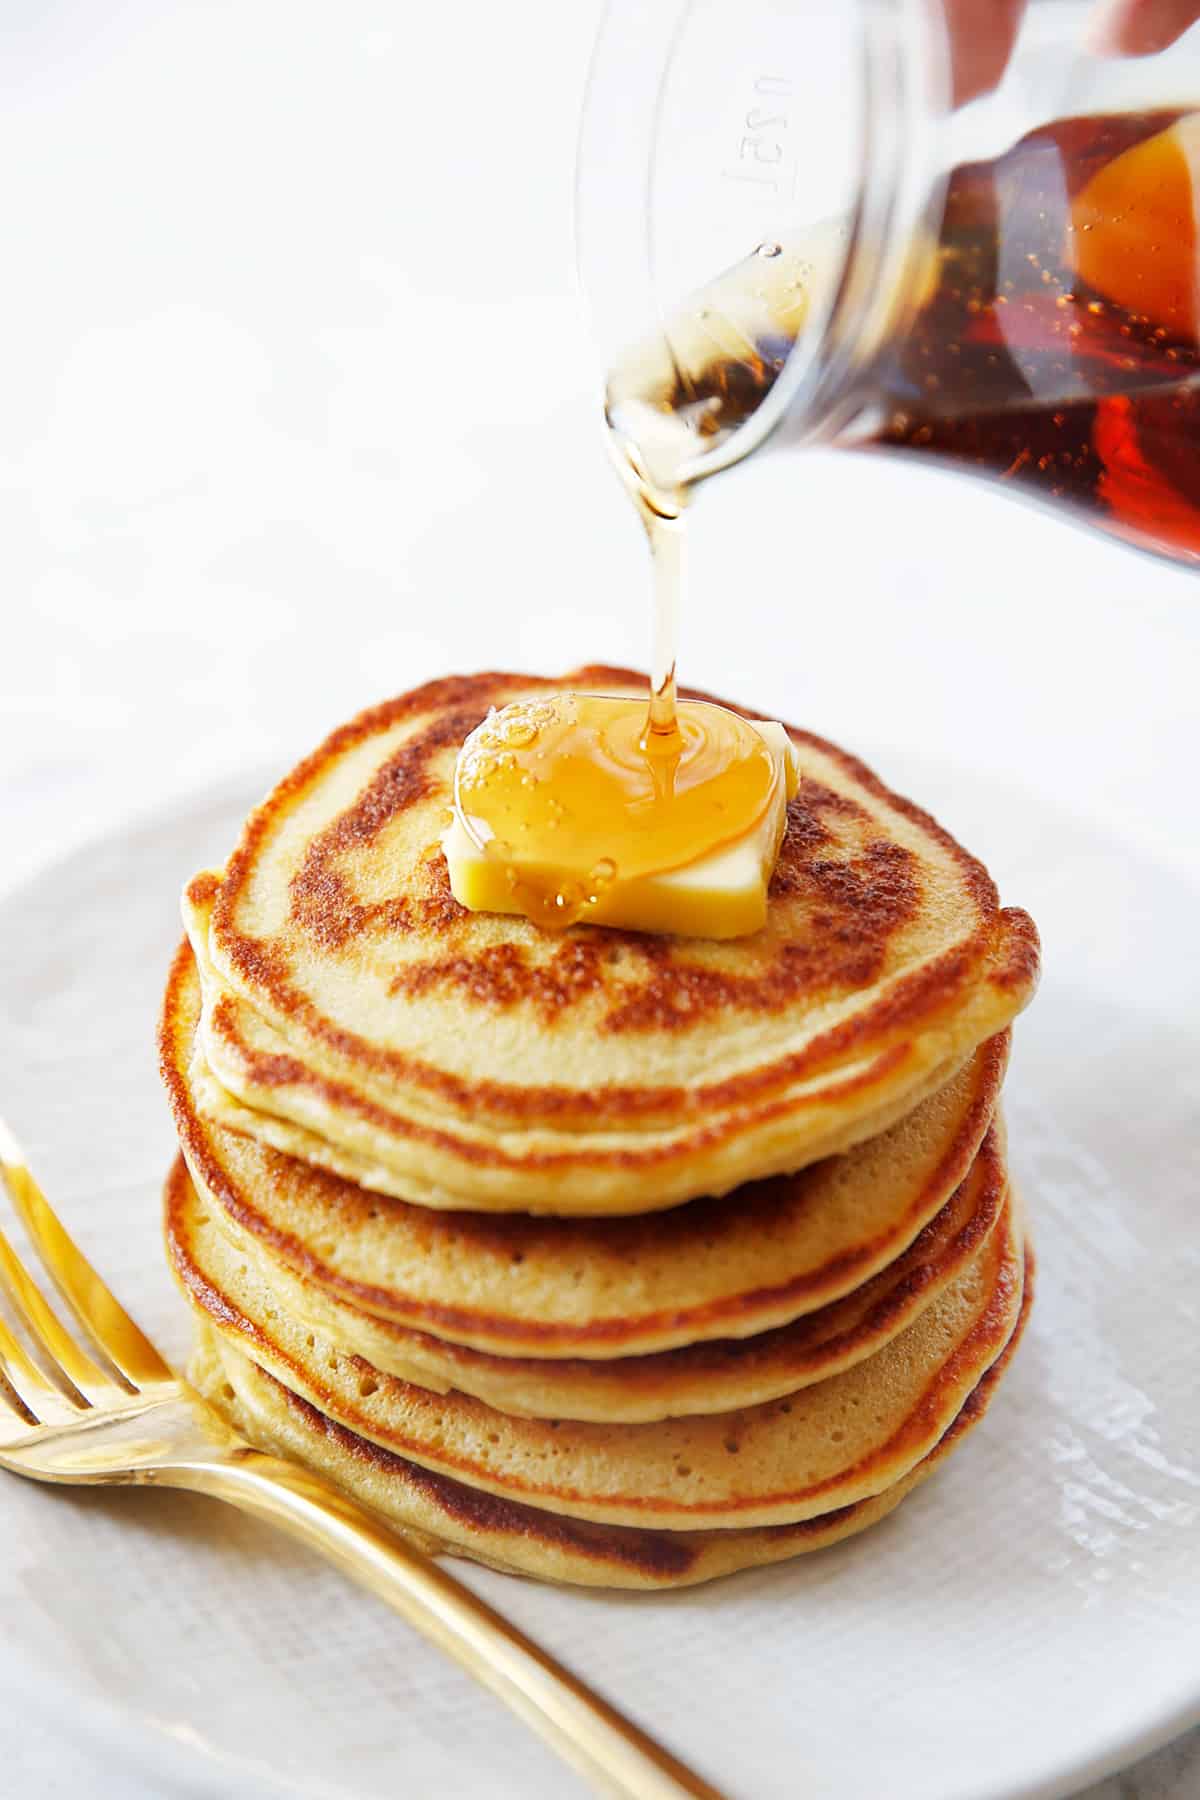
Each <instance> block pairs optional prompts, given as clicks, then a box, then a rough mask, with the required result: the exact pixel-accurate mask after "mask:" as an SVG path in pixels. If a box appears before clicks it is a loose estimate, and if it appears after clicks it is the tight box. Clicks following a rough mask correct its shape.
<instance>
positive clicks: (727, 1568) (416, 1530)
mask: <svg viewBox="0 0 1200 1800" xmlns="http://www.w3.org/2000/svg"><path fill="white" fill-rule="evenodd" d="M1032 1296H1033V1258H1032V1255H1031V1253H1030V1252H1029V1251H1028V1250H1027V1251H1026V1260H1025V1286H1024V1297H1023V1301H1022V1306H1021V1311H1020V1314H1019V1317H1018V1319H1017V1322H1016V1326H1015V1328H1014V1330H1013V1332H1012V1335H1011V1337H1010V1338H1009V1341H1008V1343H1007V1345H1006V1346H1005V1348H1004V1350H1003V1351H1002V1353H1001V1355H1000V1356H999V1357H998V1358H997V1360H996V1361H995V1362H994V1363H993V1364H992V1366H991V1367H990V1369H989V1370H988V1371H987V1373H986V1375H984V1377H983V1378H982V1380H981V1381H980V1382H979V1383H978V1385H977V1386H976V1387H975V1388H974V1389H973V1391H972V1392H971V1393H970V1395H969V1396H968V1397H967V1400H966V1402H965V1404H964V1405H963V1407H962V1408H961V1410H960V1411H959V1413H958V1415H957V1417H956V1418H955V1419H954V1420H953V1422H952V1423H951V1425H950V1426H949V1429H948V1430H947V1431H946V1432H945V1433H944V1435H943V1436H942V1438H941V1439H940V1441H939V1442H938V1444H937V1445H936V1447H935V1448H934V1449H933V1450H932V1451H930V1453H929V1454H928V1455H927V1456H926V1457H925V1458H924V1459H923V1460H922V1461H921V1462H919V1463H918V1464H917V1465H916V1467H915V1468H913V1469H910V1470H909V1472H908V1473H907V1474H906V1475H905V1476H904V1477H903V1478H902V1479H901V1480H899V1481H897V1482H896V1483H895V1484H894V1485H893V1486H892V1487H890V1488H888V1489H887V1490H886V1491H885V1492H884V1493H881V1494H876V1495H875V1496H874V1497H873V1498H872V1499H869V1500H861V1501H859V1502H858V1503H857V1504H855V1505H851V1506H843V1507H839V1508H838V1509H837V1510H836V1511H834V1512H829V1513H825V1514H822V1515H819V1516H818V1517H816V1518H812V1519H806V1520H804V1521H803V1522H802V1523H800V1524H794V1525H776V1526H767V1527H763V1528H760V1529H757V1530H754V1529H751V1530H737V1529H735V1530H727V1531H649V1530H644V1529H641V1528H637V1527H622V1526H611V1525H596V1524H591V1523H588V1522H586V1521H584V1520H581V1519H570V1518H563V1517H560V1516H558V1515H556V1514H553V1513H548V1512H544V1511H542V1510H541V1509H540V1508H537V1507H532V1506H523V1505H521V1504H520V1503H518V1502H514V1501H511V1500H504V1499H500V1498H498V1497H497V1496H495V1495H493V1494H485V1493H480V1492H478V1491H477V1490H476V1489H473V1488H469V1487H467V1486H465V1485H464V1484H463V1483H462V1482H459V1481H454V1480H452V1479H451V1478H450V1477H448V1476H445V1475H438V1474H435V1473H434V1472H433V1471H431V1470H429V1469H423V1468H420V1467H419V1466H418V1465H417V1464H415V1463H411V1462H408V1461H406V1460H405V1459H404V1458H403V1457H401V1456H396V1455H395V1454H393V1453H392V1452H391V1451H388V1450H384V1449H382V1448H381V1447H380V1446H379V1445H377V1444H374V1443H371V1442H370V1441H368V1440H367V1439H365V1438H362V1437H358V1436H357V1435H356V1434H355V1433H354V1432H352V1431H348V1430H347V1429H346V1428H345V1427H344V1426H342V1425H338V1424H337V1423H335V1421H334V1420H332V1419H330V1418H328V1417H327V1416H326V1415H325V1414H324V1413H321V1412H319V1411H318V1410H317V1408H316V1407H314V1406H311V1405H310V1404H309V1403H308V1401H306V1400H303V1399H301V1398H300V1396H299V1395H297V1394H293V1393H291V1392H290V1390H289V1389H287V1388H286V1387H284V1386H283V1384H282V1383H281V1382H279V1381H277V1380H276V1379H275V1377H274V1376H272V1375H268V1374H267V1373H266V1372H265V1371H264V1370H262V1369H260V1368H259V1367H258V1366H257V1365H256V1364H255V1363H254V1362H252V1361H251V1360H250V1358H249V1357H248V1356H245V1355H244V1354H243V1353H242V1352H241V1351H240V1350H236V1349H234V1347H233V1346H232V1344H230V1343H229V1342H228V1341H227V1340H224V1339H221V1338H219V1337H218V1336H217V1334H216V1332H215V1331H213V1330H212V1329H211V1327H209V1326H207V1325H205V1324H201V1325H200V1326H199V1327H198V1333H197V1349H196V1354H195V1356H194V1358H193V1362H192V1368H191V1377H192V1380H193V1382H194V1384H195V1386H196V1387H197V1388H198V1389H199V1391H200V1392H201V1393H202V1394H203V1395H205V1397H206V1398H207V1399H208V1400H209V1401H210V1402H211V1403H212V1405H213V1406H214V1407H215V1408H216V1410H217V1411H218V1412H219V1413H221V1414H222V1415H223V1417H225V1418H226V1419H228V1420H229V1422H230V1423H231V1424H232V1425H233V1426H234V1428H235V1429H236V1430H237V1431H239V1432H240V1433H241V1435H242V1436H243V1437H245V1438H246V1439H247V1440H248V1441H249V1442H251V1443H253V1444H255V1445H257V1446H258V1447H259V1448H261V1449H263V1450H266V1451H270V1452H272V1453H273V1454H275V1455H281V1456H287V1457H291V1458H293V1459H295V1460H298V1461H300V1462H304V1463H307V1464H308V1465H309V1466H310V1467H311V1468H314V1469H317V1470H319V1471H320V1472H321V1473H323V1474H325V1475H327V1476H328V1477H330V1479H331V1480H333V1481H334V1482H335V1483H336V1484H337V1485H338V1486H339V1487H340V1488H341V1489H342V1490H343V1491H344V1492H346V1493H348V1494H350V1495H351V1496H352V1497H353V1498H355V1499H357V1500H359V1501H361V1502H362V1503H363V1504H364V1505H367V1506H369V1507H371V1508H372V1509H373V1510H374V1511H375V1512H377V1513H379V1514H380V1515H381V1516H382V1517H383V1518H385V1519H386V1520H387V1521H388V1522H389V1523H390V1524H392V1525H393V1526H396V1527H398V1528H399V1529H400V1530H401V1532H402V1533H403V1534H404V1535H405V1536H408V1537H410V1538H415V1539H416V1540H417V1541H418V1542H419V1544H420V1545H421V1547H422V1548H423V1549H425V1550H427V1551H428V1552H430V1553H431V1554H434V1555H440V1554H450V1555H457V1556H464V1557H467V1558H469V1559H470V1560H471V1561H473V1562H478V1563H483V1564H485V1565H486V1566H487V1567H489V1568H493V1569H499V1570H501V1571H502V1572H503V1573H506V1574H520V1575H531V1576H535V1577H537V1578H538V1579H539V1580H543V1581H557V1582H571V1583H575V1584H577V1585H582V1586H588V1587H612V1588H633V1589H659V1588H673V1587H692V1586H695V1585H696V1584H697V1583H699V1582H703V1581H711V1580H713V1579H714V1577H716V1576H719V1575H729V1574H733V1573H734V1572H735V1571H736V1570H738V1569H750V1568H758V1567H761V1566H762V1565H764V1564H767V1563H775V1562H782V1561H784V1560H786V1559H787V1558H789V1557H792V1556H799V1555H802V1554H804V1553H805V1552H806V1551H811V1550H822V1549H825V1548H826V1547H827V1546H829V1545H831V1544H835V1543H838V1542H839V1541H840V1540H841V1539H843V1538H848V1537H853V1536H855V1535H856V1534H857V1533H858V1532H860V1531H865V1530H866V1529H867V1527H868V1526H870V1525H874V1524H876V1523H877V1522H878V1521H879V1520H880V1519H883V1518H885V1517H886V1516H887V1514H888V1513H890V1512H892V1511H893V1510H894V1509H895V1508H896V1507H897V1506H898V1505H899V1504H900V1502H901V1501H902V1500H903V1499H904V1498H905V1497H906V1496H907V1495H908V1494H910V1493H911V1492H912V1490H913V1489H914V1488H915V1487H917V1486H918V1485H919V1484H920V1483H921V1482H922V1481H924V1480H925V1479H926V1478H927V1477H928V1476H929V1475H932V1474H933V1473H934V1472H935V1470H936V1469H938V1468H939V1467H940V1466H941V1464H942V1463H943V1462H944V1460H945V1458H946V1457H947V1456H948V1455H949V1453H950V1452H951V1451H952V1450H953V1449H955V1448H957V1446H958V1445H959V1444H960V1443H961V1442H962V1440H963V1439H964V1438H965V1437H966V1435H967V1434H968V1432H969V1431H970V1430H971V1429H972V1428H973V1427H974V1426H975V1425H976V1424H978V1422H979V1420H980V1419H981V1418H982V1417H983V1415H984V1413H985V1412H986V1410H987V1408H988V1406H989V1405H990V1403H991V1401H992V1399H993V1397H994V1395H995V1393H996V1389H997V1387H998V1386H999V1382H1000V1377H1001V1375H1002V1374H1003V1371H1004V1369H1005V1368H1006V1366H1007V1364H1008V1362H1009V1359H1010V1358H1011V1356H1012V1354H1013V1352H1014V1350H1015V1349H1016V1346H1017V1343H1018V1341H1019V1339H1020V1336H1021V1332H1022V1329H1023V1327H1024V1324H1025V1320H1026V1317H1027V1316H1028V1312H1029V1306H1030V1303H1031V1300H1032Z"/></svg>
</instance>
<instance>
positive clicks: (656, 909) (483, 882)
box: [442, 720, 799, 938]
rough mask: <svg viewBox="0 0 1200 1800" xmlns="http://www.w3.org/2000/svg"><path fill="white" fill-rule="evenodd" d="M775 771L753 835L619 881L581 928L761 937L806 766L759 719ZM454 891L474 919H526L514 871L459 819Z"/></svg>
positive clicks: (452, 840) (450, 855) (447, 845)
mask: <svg viewBox="0 0 1200 1800" xmlns="http://www.w3.org/2000/svg"><path fill="white" fill-rule="evenodd" d="M754 724H755V729H756V730H757V731H759V732H760V733H761V735H762V736H763V738H764V739H765V740H766V743H767V746H768V748H769V749H770V752H771V756H772V759H773V761H774V762H775V764H776V769H777V772H778V776H779V779H778V780H777V781H776V784H775V788H774V792H773V794H772V797H771V803H770V805H769V806H768V808H767V810H766V812H765V813H764V814H763V815H762V817H761V818H760V819H759V820H758V822H757V824H755V825H753V826H752V827H751V828H750V830H749V831H747V832H745V833H743V835H742V836H741V837H740V838H737V839H735V840H734V842H733V843H729V844H723V845H722V846H721V847H720V848H719V849H717V850H714V851H712V852H711V853H710V854H709V855H707V856H702V857H699V858H698V859H697V860H696V861H695V862H692V863H685V864H684V865H683V867H682V868H677V869H668V870H666V871H664V872H663V873H662V874H655V875H643V876H641V877H640V878H639V879H638V880H636V881H627V882H623V881H622V880H621V875H620V859H619V856H614V861H616V863H617V874H616V876H615V878H614V879H613V880H612V881H611V882H610V883H609V885H608V886H607V887H605V888H604V889H603V890H602V891H601V892H600V893H599V894H597V896H596V897H595V899H594V900H593V901H591V902H590V903H589V904H588V905H587V907H586V908H585V909H584V911H583V913H582V914H581V915H580V919H579V923H581V924H588V925H611V926H616V927H619V928H620V929H621V930H624V931H653V932H670V933H673V934H676V935H678V936H681V937H705V938H735V937H747V936H749V934H750V933H751V932H754V931H759V930H761V928H762V927H763V925H764V924H765V923H766V918H767V888H768V886H769V884H770V880H771V875H772V873H773V871H774V868H775V862H776V859H777V857H778V855H779V846H780V843H781V842H782V840H783V832H784V827H785V825H786V823H787V803H788V801H789V800H790V799H791V798H792V796H793V795H794V794H795V792H796V786H797V782H798V780H799V764H798V760H797V757H796V751H795V748H794V746H793V745H792V742H791V740H790V739H789V737H788V735H787V733H786V731H785V730H784V728H783V726H782V725H777V724H775V723H773V722H769V721H766V720H755V721H754ZM442 848H443V850H444V851H445V855H446V863H447V867H448V869H449V872H450V889H451V892H452V893H453V895H454V898H455V899H456V900H457V901H458V903H459V905H460V906H465V907H466V908H467V909H468V910H469V911H471V912H494V913H518V914H519V913H522V912H523V911H524V908H523V907H521V906H520V905H518V904H517V901H516V899H515V898H514V895H513V890H512V884H511V881H510V879H509V874H508V870H507V869H506V868H505V867H504V866H503V865H502V864H500V863H498V862H496V861H495V860H494V859H493V858H492V857H489V856H486V855H484V853H483V851H482V850H480V849H479V847H478V846H477V845H476V844H475V843H474V842H473V841H472V839H471V838H470V837H469V835H468V834H467V831H466V830H465V828H464V826H463V824H462V821H461V820H460V819H459V818H457V817H455V818H454V819H453V820H452V822H451V824H450V826H449V827H448V829H447V831H446V834H445V836H444V837H443V839H442Z"/></svg>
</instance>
